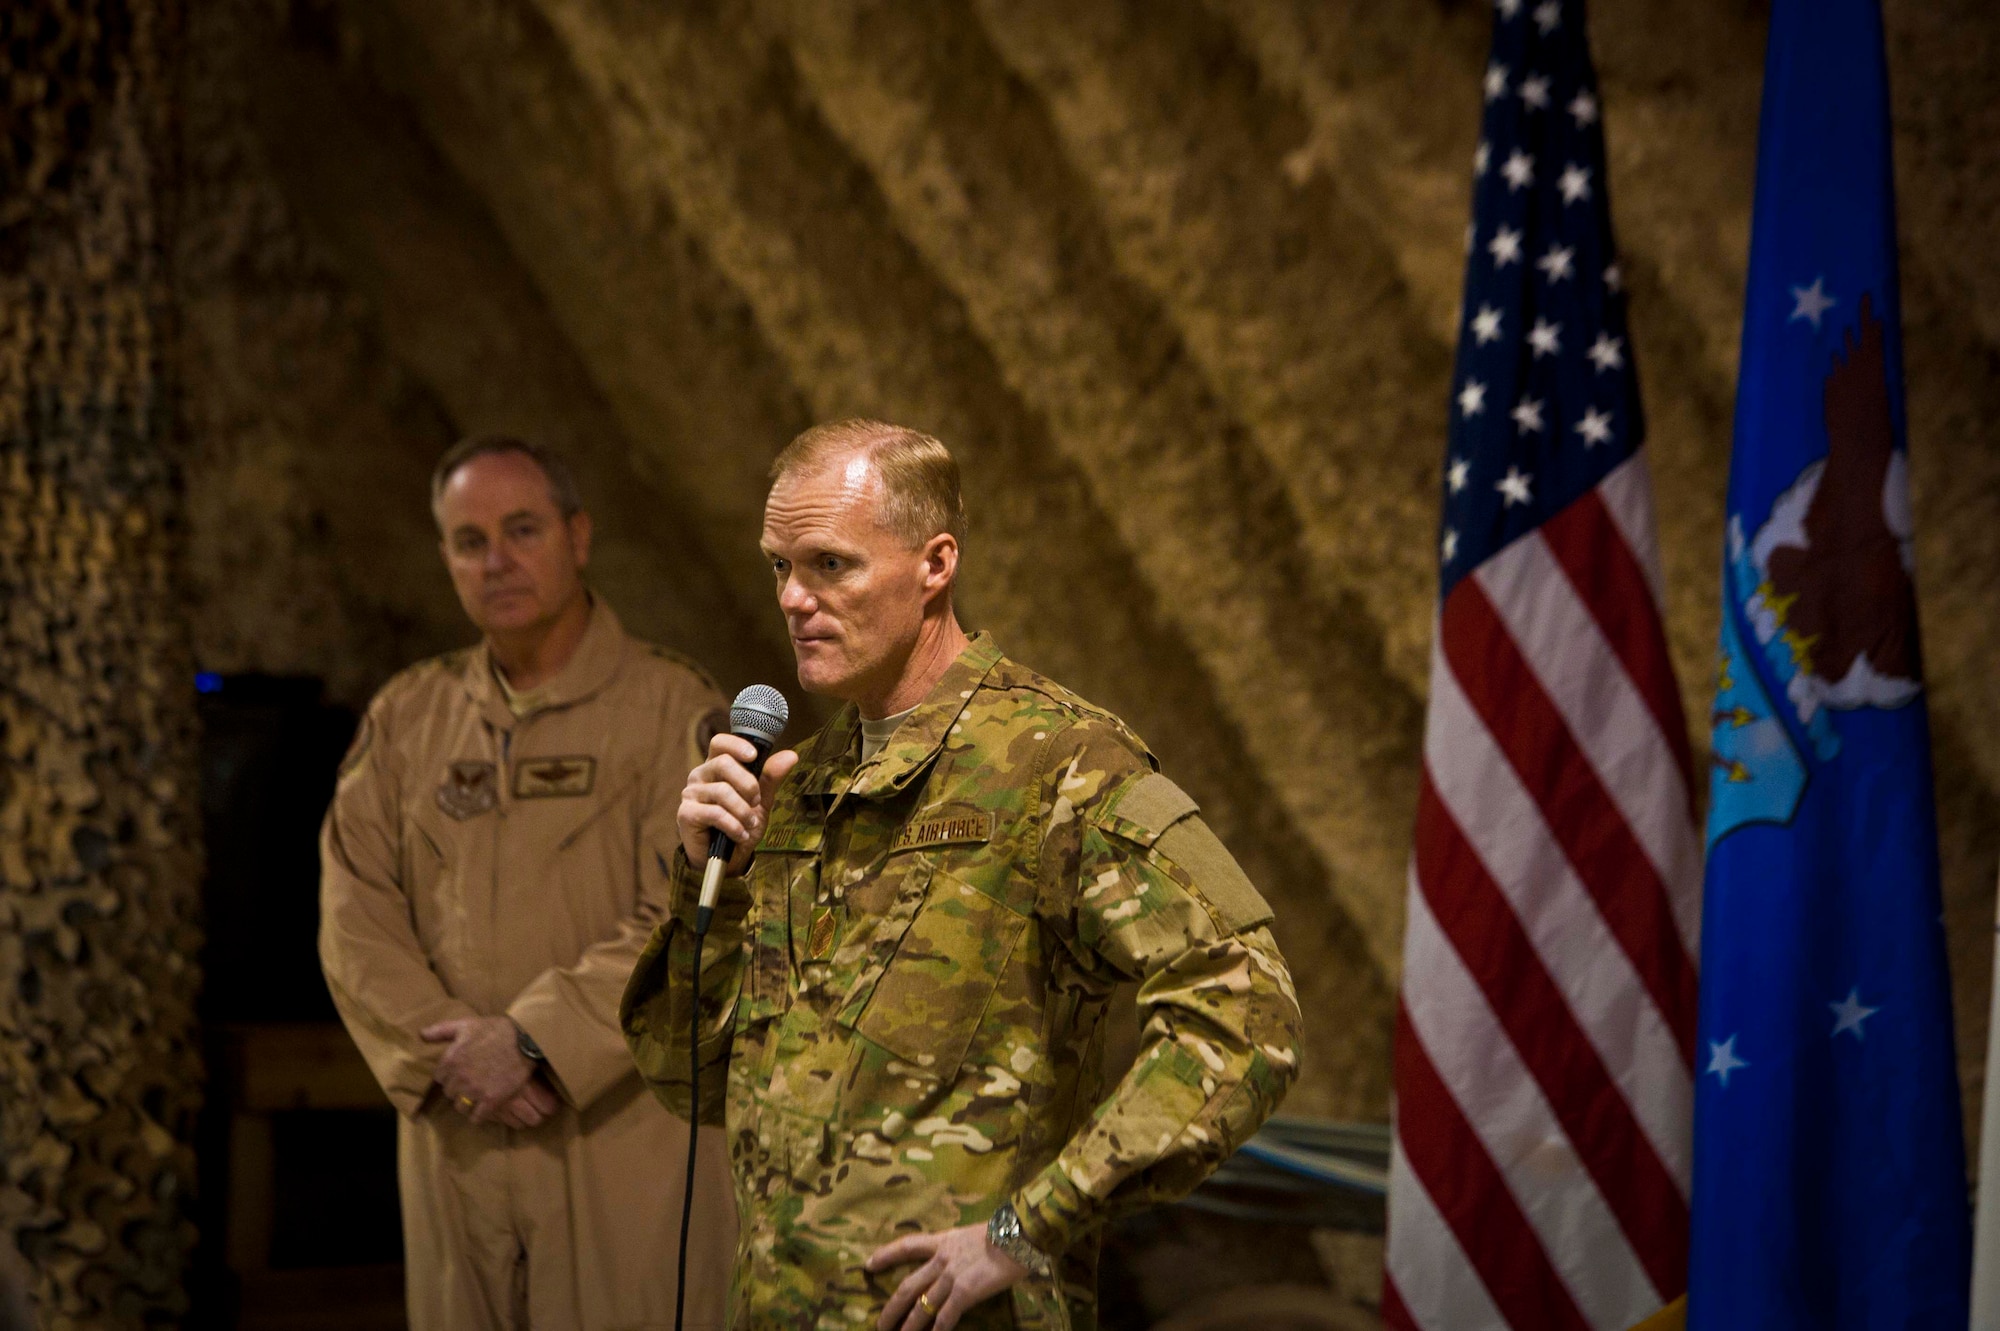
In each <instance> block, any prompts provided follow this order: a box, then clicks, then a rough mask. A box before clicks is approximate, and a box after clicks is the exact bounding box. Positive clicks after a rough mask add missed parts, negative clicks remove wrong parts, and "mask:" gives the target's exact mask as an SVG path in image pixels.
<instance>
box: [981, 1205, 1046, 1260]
mask: <svg viewBox="0 0 2000 1331" xmlns="http://www.w3.org/2000/svg"><path fill="white" fill-rule="evenodd" d="M986 1241H987V1242H988V1243H990V1244H992V1245H993V1246H994V1247H996V1248H998V1249H999V1250H1000V1251H1001V1252H1004V1253H1006V1254H1007V1255H1008V1256H1009V1257H1012V1258H1013V1259H1014V1260H1015V1261H1017V1262H1019V1263H1020V1264H1021V1265H1023V1266H1025V1267H1027V1268H1028V1269H1029V1270H1030V1271H1032V1272H1034V1273H1035V1274H1036V1275H1038V1276H1045V1275H1047V1274H1048V1273H1049V1271H1050V1270H1051V1268H1052V1266H1053V1264H1052V1263H1051V1262H1050V1261H1049V1255H1048V1254H1047V1253H1045V1252H1043V1251H1042V1250H1041V1249H1040V1248H1037V1247H1036V1246H1035V1245H1034V1244H1032V1243H1030V1242H1028V1237H1027V1235H1025V1234H1023V1233H1022V1232H1021V1217H1020V1214H1019V1213H1018V1212H1016V1211H1015V1210H1014V1203H1012V1202H1002V1203H1000V1209H999V1210H997V1211H995V1212H994V1213H993V1218H992V1219H991V1220H989V1221H987V1222H986Z"/></svg>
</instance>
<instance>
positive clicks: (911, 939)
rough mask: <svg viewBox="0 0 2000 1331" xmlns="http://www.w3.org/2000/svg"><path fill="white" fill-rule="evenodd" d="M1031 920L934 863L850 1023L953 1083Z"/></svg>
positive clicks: (854, 1000) (858, 997)
mask: <svg viewBox="0 0 2000 1331" xmlns="http://www.w3.org/2000/svg"><path fill="white" fill-rule="evenodd" d="M1027 924H1028V917H1027V916H1026V915H1023V914H1021V913H1020V912H1018V911H1015V910H1013V909H1011V908H1009V907H1008V906H1006V905H1003V904H1002V903H1001V902H999V901H996V900H995V899H994V898H993V897H991V896H989V895H987V894H986V893H985V892H982V891H980V890H979V889H978V888H976V887H974V886H973V885H972V884H971V883H969V882H966V881H965V880H964V879H962V878H960V877H958V876H956V875H955V874H953V873H951V872H950V871H949V870H947V869H943V868H935V869H933V870H932V871H931V873H930V875H929V878H928V882H927V890H926V891H925V892H924V893H923V896H922V899H921V905H920V907H919V908H918V909H917V911H916V914H915V916H914V918H912V919H911V920H910V922H909V927H908V928H907V929H905V930H903V931H902V934H901V937H900V938H899V939H898V940H897V942H896V946H895V951H894V953H893V955H892V956H890V958H889V960H888V964H887V966H886V967H884V968H883V969H882V970H881V971H880V972H879V978H878V979H877V980H876V981H875V983H874V984H873V985H872V986H871V987H870V989H869V990H868V991H867V992H864V993H857V994H855V995H854V996H852V997H851V998H850V1000H849V1002H848V1005H847V1009H846V1010H845V1011H843V1012H842V1014H841V1016H842V1020H843V1022H851V1023H852V1025H853V1028H854V1030H855V1031H856V1032H858V1033H859V1034H861V1035H863V1036H865V1037H866V1038H867V1039H869V1040H871V1041H873V1042H874V1043H876V1044H878V1045H880V1046H881V1047H882V1048H884V1049H886V1050H888V1051H889V1052H890V1053H891V1054H894V1055H895V1056H896V1057H897V1058H898V1059H900V1060H902V1061H903V1062H905V1063H908V1064H910V1065H911V1066H913V1067H917V1068H921V1069H922V1070H923V1071H924V1072H925V1073H927V1074H929V1075H931V1076H934V1077H936V1078H938V1079H939V1081H941V1082H944V1083H949V1082H950V1081H951V1080H952V1078H953V1077H954V1076H955V1075H956V1074H957V1072H958V1068H959V1065H960V1064H961V1063H962V1062H963V1061H964V1060H965V1054H966V1050H967V1049H968V1048H969V1047H970V1045H971V1043H972V1039H973V1036H974V1035H975V1034H977V1033H978V1030H979V1025H980V1020H981V1018H982V1017H983V1016H984V1015H985V1012H986V1008H987V1005H988V1003H989V1002H991V1000H992V998H993V991H994V988H995V986H996V985H997V984H998V983H999V981H1000V977H1001V975H1002V973H1003V972H1004V971H1005V969H1006V966H1007V961H1008V958H1009V957H1011V956H1012V955H1013V952H1014V946H1015V944H1016V943H1018V942H1019V941H1020V938H1021V933H1022V931H1023V930H1024V929H1026V928H1027Z"/></svg>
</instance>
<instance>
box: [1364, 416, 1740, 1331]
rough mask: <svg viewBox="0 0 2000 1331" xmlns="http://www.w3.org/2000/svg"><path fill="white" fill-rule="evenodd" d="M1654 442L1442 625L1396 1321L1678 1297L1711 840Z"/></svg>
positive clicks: (1634, 1316) (1545, 1319) (1546, 1324)
mask: <svg viewBox="0 0 2000 1331" xmlns="http://www.w3.org/2000/svg"><path fill="white" fill-rule="evenodd" d="M1652 530H1653V523H1652V505H1651V490H1650V483H1649V481H1648V479H1647V475H1646V470H1645V459H1644V454H1643V453H1641V454H1639V455H1637V456H1634V457H1633V458H1632V459H1631V460H1629V461H1628V462H1626V463H1625V464H1624V465H1622V466H1621V467H1619V468H1618V469H1617V470H1616V471H1614V472H1612V473H1611V474H1610V475H1609V476H1607V477H1606V478H1605V479H1604V481H1603V482H1602V483H1601V484H1600V485H1599V486H1598V487H1597V488H1596V489H1595V490H1593V491H1591V492H1590V493H1588V494H1586V495H1585V496H1584V497H1583V498H1581V499H1579V500H1577V501H1576V502H1575V503H1573V504H1571V505H1569V506H1568V507H1567V508H1565V509H1564V510H1563V511H1562V512H1560V513H1558V514H1557V515H1556V516H1555V517H1553V518H1551V519H1550V520H1549V521H1548V522H1546V523H1544V524H1543V525H1542V526H1541V527H1540V528H1538V529H1537V530H1536V531H1534V532H1532V533H1530V534H1528V535H1526V536H1524V537H1522V538H1521V539H1519V540H1517V541H1515V542H1513V543H1512V544H1511V545H1509V546H1507V547H1506V548H1505V549H1503V550H1501V551H1500V553H1498V554H1497V555H1495V556H1493V557H1492V558H1491V559H1489V560H1488V561H1487V562H1486V563H1485V564H1483V565H1481V566H1480V567H1479V568H1478V569H1477V570H1476V571H1475V572H1474V573H1473V574H1472V575H1471V576H1469V577H1466V578H1464V579H1462V580H1461V581H1460V582H1459V583H1458V584H1457V585H1456V586H1454V587H1453V588H1452V591H1451V593H1450V595H1449V596H1448V597H1447V599H1446V601H1445V603H1444V606H1443V607H1442V609H1441V612H1440V614H1439V622H1438V632H1437V641H1436V648H1435V650H1434V652H1433V658H1432V666H1431V697H1430V713H1429V717H1428V719H1427V722H1426V729H1425V739H1424V783H1423V788H1422V792H1421V796H1420V800H1419V807H1418V813H1417V837H1416V854H1415V861H1414V863H1413V864H1412V866H1411V871H1410V900H1409V926H1408V934H1407V937H1406V940H1405V943H1404V970H1403V996H1402V1003H1401V1005H1400V1008H1399V1011H1398V1014H1397V1029H1396V1122H1395V1128H1396V1147H1395V1153H1394V1155H1393V1157H1392V1159H1391V1163H1390V1193H1389V1247H1388V1279H1387V1282H1386V1287H1385V1291H1384V1297H1383V1313H1384V1317H1385V1320H1386V1321H1387V1322H1388V1325H1389V1326H1391V1327H1393V1328H1405V1329H1407V1331H1483V1329H1484V1328H1511V1329H1512V1331H1584V1329H1585V1328H1590V1329H1592V1331H1625V1328H1627V1327H1630V1326H1631V1325H1632V1324H1633V1323H1635V1322H1637V1321H1639V1320H1641V1319H1642V1318H1644V1317H1645V1316H1646V1315H1647V1314H1649V1313H1651V1312H1653V1311H1654V1310H1655V1309H1657V1308H1659V1307H1660V1306H1661V1305H1662V1304H1663V1303H1666V1302H1668V1301H1670V1300H1672V1299H1674V1298H1675V1297H1677V1296H1678V1295H1679V1294H1680V1293H1681V1292H1682V1290H1683V1289H1684V1288H1685V1287H1686V1268H1687V1233H1688V1187H1689V1177H1690V1172H1691V1165H1692V1161H1691V1157H1690V1131H1689V1129H1690V1120H1691V1116H1692V1107H1693V1100H1694V1071H1693V1060H1694V1044H1695V955H1696V951H1697V947H1698V941H1699V937H1700V928H1701V919H1700V913H1701V844H1700V838H1699V835H1698V833H1697V830H1696V823H1695V810H1694V794H1693V792H1694V772H1693V767H1692V761H1691V758H1690V755H1689V750H1688V742H1687V726H1686V723H1685V721H1684V719H1683V717H1682V713H1681V705H1680V695H1679V692H1678V689H1677V687H1676V685H1675V682H1674V673H1673V668H1672V665H1671V663H1670V662H1669V659H1668V656H1667V648H1666V637H1665V633H1664V631H1663V629H1662V626H1661V616H1660V579H1659V574H1658V568H1657V556H1656V551H1655V548H1654V543H1653V536H1652Z"/></svg>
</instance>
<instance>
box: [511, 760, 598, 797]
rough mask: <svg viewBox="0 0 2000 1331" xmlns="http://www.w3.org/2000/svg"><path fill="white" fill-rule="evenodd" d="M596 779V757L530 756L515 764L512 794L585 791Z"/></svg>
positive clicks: (523, 795)
mask: <svg viewBox="0 0 2000 1331" xmlns="http://www.w3.org/2000/svg"><path fill="white" fill-rule="evenodd" d="M596 782H597V759H595V758H530V759H528V760H526V761H525V762H522V763H519V764H516V766H515V768H514V798H515V799H523V800H528V799H546V798H550V797H554V796H571V795H588V794H589V793H590V788H591V786H593V785H595V784H596Z"/></svg>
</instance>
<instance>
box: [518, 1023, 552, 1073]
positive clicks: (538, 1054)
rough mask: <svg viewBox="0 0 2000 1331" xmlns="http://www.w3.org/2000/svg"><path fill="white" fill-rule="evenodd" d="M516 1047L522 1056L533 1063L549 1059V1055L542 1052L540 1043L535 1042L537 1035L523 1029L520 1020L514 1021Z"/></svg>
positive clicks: (544, 1061)
mask: <svg viewBox="0 0 2000 1331" xmlns="http://www.w3.org/2000/svg"><path fill="white" fill-rule="evenodd" d="M514 1047H515V1048H516V1049H519V1050H520V1051H521V1056H522V1057H523V1058H525V1059H527V1060H528V1061H529V1062H531V1063H546V1062H548V1061H549V1056H548V1055H547V1054H545V1053H543V1052H542V1047H541V1046H540V1045H538V1044H536V1043H535V1037H534V1036H532V1035H530V1034H528V1033H527V1032H526V1031H524V1030H522V1029H521V1023H520V1022H518V1021H517V1022H515V1023H514Z"/></svg>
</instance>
